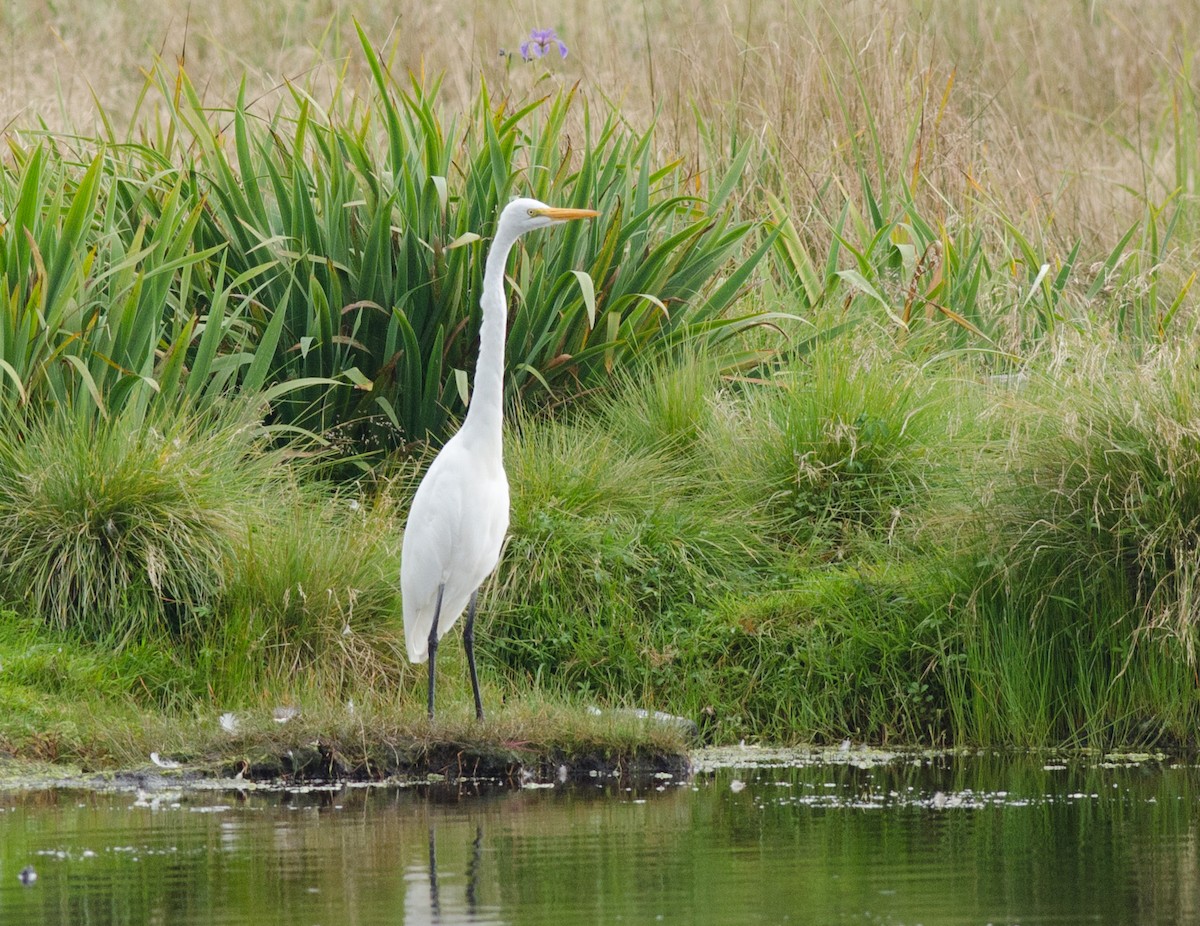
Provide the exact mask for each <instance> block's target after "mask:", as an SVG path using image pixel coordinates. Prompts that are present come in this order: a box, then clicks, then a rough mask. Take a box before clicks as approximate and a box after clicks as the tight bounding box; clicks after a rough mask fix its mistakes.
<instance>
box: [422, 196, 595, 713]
mask: <svg viewBox="0 0 1200 926" xmlns="http://www.w3.org/2000/svg"><path fill="white" fill-rule="evenodd" d="M594 215H596V213H595V212H594V211H592V210H590V209H555V208H552V207H550V206H547V205H546V204H545V203H541V202H538V201H537V200H535V199H515V200H513V201H512V202H511V203H509V204H508V205H507V206H505V208H504V211H503V212H501V213H500V220H499V222H498V223H497V224H496V235H495V237H494V238H493V239H492V247H491V250H490V251H489V252H488V257H487V264H486V265H485V268H484V274H483V295H482V296H481V297H480V300H479V303H480V306H481V307H482V309H483V322H482V324H481V326H480V330H479V359H478V361H477V362H476V365H475V384H474V390H473V392H472V395H471V401H470V405H469V407H468V409H467V417H466V419H465V420H464V421H463V424H462V427H461V428H459V430H458V433H457V434H455V435H454V436H453V437H452V438H450V440H448V441H447V442H446V445H445V446H444V447H442V449H441V451H440V452H439V453H438V455H437V457H435V458H434V461H433V463H432V464H430V467H429V470H428V471H427V472H426V474H425V478H424V479H422V480H421V484H420V485H419V486H418V487H417V492H416V495H414V496H413V501H412V506H411V508H410V509H409V513H408V523H407V524H406V525H405V528H404V545H403V548H402V549H401V560H400V591H401V595H402V598H403V603H404V639H405V643H406V646H407V648H408V658H409V659H410V660H411V661H412V662H418V663H419V662H425V661H426V659H428V660H429V714H430V716H431V717H432V716H433V674H434V656H435V654H436V651H437V641H438V640H440V639H441V638H442V637H443V636H445V634H446V632H447V631H449V630H450V628H451V627H453V626H454V624H455V623H456V622H457V621H458V618H459V617H460V616H461V615H462V613H463V611H464V610H467V609H468V607H469V608H470V610H469V611H468V615H467V623H466V629H465V631H464V633H463V645H464V646H465V647H466V651H467V661H468V664H469V666H470V670H471V684H472V687H473V689H474V695H475V713H476V715H477V716H478V717H480V718H482V717H483V706H482V703H481V702H480V697H479V682H478V679H477V677H476V673H475V656H474V635H473V624H474V605H475V593H476V592H477V591H478V589H479V586H480V585H482V584H483V581H484V579H486V578H487V577H488V576H489V575H490V574H491V572H492V570H493V569H495V568H496V563H497V562H498V561H499V559H500V548H501V546H502V545H503V544H504V534H505V532H506V531H507V530H508V512H509V506H508V477H507V476H506V475H505V473H504V448H503V442H502V436H501V435H502V430H503V423H504V414H503V406H504V335H505V321H506V317H507V305H506V301H505V298H504V267H505V264H506V263H507V261H508V255H509V252H510V251H511V250H512V247H513V245H514V244H515V243H516V240H517V238H519V237H520V236H521V235H523V234H524V233H525V232H527V231H532V230H533V229H535V228H544V227H546V226H548V225H556V224H559V223H561V222H566V221H569V220H571V219H582V218H587V217H589V216H594Z"/></svg>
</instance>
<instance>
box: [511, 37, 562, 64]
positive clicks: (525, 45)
mask: <svg viewBox="0 0 1200 926" xmlns="http://www.w3.org/2000/svg"><path fill="white" fill-rule="evenodd" d="M551 45H553V46H555V47H556V48H557V49H558V54H559V57H560V58H565V57H567V46H566V45H564V44H563V42H562V39H560V38H559V37H558V33H557V32H555V31H554V30H553V29H534V30H533V31H532V32H530V33H529V38H528V39H526V40H525V41H524V42H522V43H521V57H522V58H524V59H525V60H526V61H532V60H533V59H534V58H540V57H542V55H544V54H546V52H548V51H550V46H551Z"/></svg>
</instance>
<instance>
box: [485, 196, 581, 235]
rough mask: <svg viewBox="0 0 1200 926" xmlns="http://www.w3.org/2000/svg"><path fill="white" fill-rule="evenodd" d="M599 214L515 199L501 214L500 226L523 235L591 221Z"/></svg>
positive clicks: (533, 200) (536, 201)
mask: <svg viewBox="0 0 1200 926" xmlns="http://www.w3.org/2000/svg"><path fill="white" fill-rule="evenodd" d="M599 214H600V213H598V212H597V211H596V210H595V209H558V208H555V207H554V206H547V205H546V204H545V203H543V202H539V201H538V200H536V199H514V200H513V201H512V202H511V203H509V204H508V205H507V206H505V207H504V211H503V212H501V213H500V224H501V225H503V226H505V227H511V228H512V229H513V231H514V232H515V233H516V234H518V235H523V234H525V232H527V231H532V230H533V229H535V228H545V227H546V226H547V225H561V224H562V223H563V222H570V221H571V220H572V219H590V218H592V217H593V216H596V215H599Z"/></svg>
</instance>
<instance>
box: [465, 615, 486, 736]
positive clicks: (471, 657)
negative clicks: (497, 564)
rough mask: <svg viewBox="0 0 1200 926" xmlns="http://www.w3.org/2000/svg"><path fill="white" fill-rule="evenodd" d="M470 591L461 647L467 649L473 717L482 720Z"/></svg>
mask: <svg viewBox="0 0 1200 926" xmlns="http://www.w3.org/2000/svg"><path fill="white" fill-rule="evenodd" d="M477 594H479V592H478V591H474V592H471V603H470V604H468V605H467V624H466V626H465V627H463V649H465V650H466V651H467V668H468V669H470V670H471V690H472V691H474V692H475V719H476V720H483V699H482V698H480V697H479V675H478V673H476V671H475V596H476V595H477Z"/></svg>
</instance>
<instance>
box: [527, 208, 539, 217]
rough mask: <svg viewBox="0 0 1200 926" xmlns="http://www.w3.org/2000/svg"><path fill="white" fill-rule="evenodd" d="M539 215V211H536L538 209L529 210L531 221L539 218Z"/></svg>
mask: <svg viewBox="0 0 1200 926" xmlns="http://www.w3.org/2000/svg"><path fill="white" fill-rule="evenodd" d="M537 214H538V213H537V210H536V209H530V210H529V217H530V218H531V219H533V218H537Z"/></svg>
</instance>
